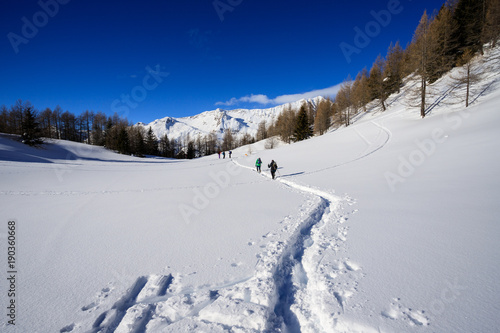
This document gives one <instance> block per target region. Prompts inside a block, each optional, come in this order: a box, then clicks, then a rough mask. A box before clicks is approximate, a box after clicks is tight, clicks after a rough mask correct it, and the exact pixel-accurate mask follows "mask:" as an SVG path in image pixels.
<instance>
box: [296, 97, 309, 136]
mask: <svg viewBox="0 0 500 333" xmlns="http://www.w3.org/2000/svg"><path fill="white" fill-rule="evenodd" d="M311 136H312V130H311V125H310V124H309V118H308V115H307V107H306V105H305V104H302V106H301V107H300V110H299V114H298V116H297V125H296V127H295V131H294V133H293V139H294V141H295V142H297V141H302V140H305V139H308V138H310V137H311Z"/></svg>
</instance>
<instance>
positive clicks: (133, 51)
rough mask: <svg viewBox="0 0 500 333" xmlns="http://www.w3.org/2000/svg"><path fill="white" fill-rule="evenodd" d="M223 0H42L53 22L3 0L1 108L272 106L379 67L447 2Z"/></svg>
mask: <svg viewBox="0 0 500 333" xmlns="http://www.w3.org/2000/svg"><path fill="white" fill-rule="evenodd" d="M217 1H218V2H217ZM217 1H214V0H197V1H195V0H177V1H153V0H141V1H126V0H121V1H114V0H110V1H102V0H100V1H95V0H85V1H83V0H42V1H41V2H42V3H46V4H48V5H49V4H50V5H49V6H48V7H47V6H46V7H47V8H48V9H46V10H48V11H49V13H48V14H46V11H44V9H43V8H42V6H41V5H40V4H39V2H38V1H34V0H33V1H32V0H30V1H28V0H2V1H1V3H0V80H1V83H0V105H2V104H4V105H6V106H11V105H12V104H14V103H15V101H16V100H17V99H23V100H29V101H31V102H32V103H33V104H34V105H35V107H36V108H38V109H44V108H45V107H50V108H52V109H53V108H54V107H55V106H56V105H60V106H61V107H62V108H63V110H68V111H70V112H73V113H75V114H80V112H82V111H85V110H87V109H88V110H94V111H103V112H105V113H106V114H108V115H111V114H113V112H114V111H118V113H119V114H120V115H122V116H126V117H127V118H128V119H129V120H131V121H132V122H134V123H135V122H138V121H142V122H150V121H153V120H154V119H157V118H162V117H165V116H174V117H181V116H188V115H194V114H197V113H200V112H202V111H206V110H212V109H215V108H217V107H221V108H226V109H234V108H239V107H246V108H248V107H252V108H260V107H270V106H273V105H275V104H277V103H281V102H284V101H287V100H291V99H294V98H300V97H301V96H309V95H314V94H315V93H314V92H313V93H311V94H306V93H308V92H311V91H315V90H321V89H326V88H329V87H332V86H335V85H337V84H339V83H341V82H342V81H343V80H344V79H345V78H346V77H347V76H348V75H351V76H352V77H355V76H356V74H357V73H358V72H359V71H360V70H361V69H362V68H363V67H367V68H368V69H369V68H370V67H371V65H372V63H373V62H374V60H375V58H376V57H377V55H378V54H380V53H381V54H382V55H383V56H385V54H386V52H387V48H388V46H389V44H390V43H391V42H395V41H397V40H399V41H400V42H401V44H402V46H403V47H404V46H405V45H406V43H407V42H409V41H410V40H411V38H412V34H413V32H414V30H415V28H416V26H417V24H418V21H419V19H420V17H421V15H422V13H423V11H424V10H425V9H427V10H428V12H432V11H433V10H435V9H438V8H439V7H440V6H441V5H442V3H443V2H444V0H419V1H417V0H413V1H411V0H400V1H397V0H390V1H385V0H384V1H348V2H344V1H342V2H341V1H332V0H329V1H325V0H319V1H314V0H313V1H290V0H286V1H285V0H272V1H269V0H265V1H264V0H217ZM61 3H63V4H61ZM214 3H218V4H219V7H218V8H219V12H218V11H217V10H216V8H215V6H214ZM54 4H58V8H56V7H55V6H54ZM223 6H226V7H225V8H224V7H223ZM391 6H392V7H391ZM388 7H390V8H391V10H393V11H394V12H397V13H394V14H391V15H390V18H389V20H387V17H384V16H382V18H383V19H385V22H382V23H383V24H384V25H385V26H382V25H381V24H379V23H376V20H375V18H374V17H373V16H372V14H371V12H372V11H375V12H378V13H380V11H382V10H387V9H388ZM56 11H57V12H56ZM221 18H222V20H221ZM26 22H28V23H26ZM386 23H387V24H386ZM37 25H38V27H37ZM30 26H31V28H32V27H35V28H36V29H37V30H38V31H33V29H30ZM367 26H368V27H369V28H372V29H373V30H372V31H371V34H372V36H373V37H371V38H370V40H369V41H366V40H364V41H361V42H363V43H364V44H365V45H362V44H360V41H358V43H357V44H358V46H361V47H358V53H352V54H351V55H350V61H348V59H347V58H346V56H345V55H344V53H343V51H342V49H341V47H340V45H341V43H345V44H344V45H347V44H349V45H351V46H353V47H356V43H355V36H356V32H355V28H356V27H358V28H359V29H361V30H365V29H366V27H367ZM377 26H378V28H379V31H377ZM148 68H149V69H148ZM151 70H152V71H153V72H156V75H151V73H149V71H151ZM166 73H168V76H167V74H166ZM155 78H156V80H155ZM294 94H298V95H294ZM302 94H305V95H302ZM127 95H128V96H129V99H128V100H127V97H126V96H127ZM252 95H256V96H257V97H255V96H254V97H253V98H249V97H250V96H252ZM288 95H294V96H288ZM245 97H248V98H245ZM223 103H225V104H223Z"/></svg>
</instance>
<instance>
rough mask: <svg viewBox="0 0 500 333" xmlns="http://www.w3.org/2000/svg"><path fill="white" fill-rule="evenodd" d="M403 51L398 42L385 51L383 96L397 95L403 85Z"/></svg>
mask: <svg viewBox="0 0 500 333" xmlns="http://www.w3.org/2000/svg"><path fill="white" fill-rule="evenodd" d="M403 56H404V53H403V49H402V48H401V45H399V41H397V42H396V44H395V45H394V46H393V45H392V43H391V45H390V46H389V49H388V51H387V57H386V62H385V68H384V73H383V77H384V78H385V81H384V95H390V94H392V93H395V92H397V93H399V91H400V88H401V85H402V83H403V73H402V71H403V69H402V67H403Z"/></svg>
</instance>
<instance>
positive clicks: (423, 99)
mask: <svg viewBox="0 0 500 333" xmlns="http://www.w3.org/2000/svg"><path fill="white" fill-rule="evenodd" d="M421 84H422V85H421V87H422V89H421V94H422V101H421V103H420V116H422V118H424V117H425V90H426V88H427V82H426V81H425V78H424V77H423V76H422V83H421Z"/></svg>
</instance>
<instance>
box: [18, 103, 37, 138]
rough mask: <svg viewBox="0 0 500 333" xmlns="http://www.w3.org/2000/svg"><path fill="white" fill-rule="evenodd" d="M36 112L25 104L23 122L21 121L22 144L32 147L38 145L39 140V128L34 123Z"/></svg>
mask: <svg viewBox="0 0 500 333" xmlns="http://www.w3.org/2000/svg"><path fill="white" fill-rule="evenodd" d="M36 116H37V114H36V111H35V109H34V108H33V106H32V105H31V104H29V103H27V104H26V105H25V106H24V110H23V121H22V132H23V134H22V136H21V138H22V140H23V142H24V143H26V144H28V145H30V146H32V145H35V144H39V143H41V142H42V141H41V140H40V128H39V124H38V122H37V121H36Z"/></svg>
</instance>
